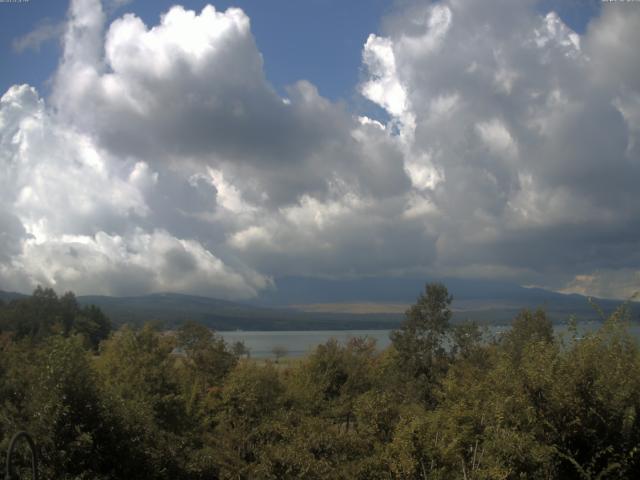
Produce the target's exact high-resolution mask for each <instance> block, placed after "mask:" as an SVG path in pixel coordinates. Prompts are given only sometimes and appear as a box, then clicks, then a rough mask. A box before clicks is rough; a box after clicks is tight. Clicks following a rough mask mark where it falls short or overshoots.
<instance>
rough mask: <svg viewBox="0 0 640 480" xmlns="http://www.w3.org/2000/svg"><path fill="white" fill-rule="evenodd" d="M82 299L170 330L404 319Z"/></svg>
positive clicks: (386, 324) (161, 297)
mask: <svg viewBox="0 0 640 480" xmlns="http://www.w3.org/2000/svg"><path fill="white" fill-rule="evenodd" d="M78 301H79V302H80V303H81V304H84V305H88V304H92V305H96V306H98V307H100V308H101V309H102V311H104V312H105V313H106V314H107V315H108V316H109V318H111V319H112V321H114V322H115V323H116V324H124V323H129V324H138V325H139V324H142V323H144V322H148V321H151V322H158V323H159V324H160V325H162V326H163V327H164V328H169V329H171V328H175V327H177V326H179V325H180V324H182V323H183V322H185V321H189V320H191V321H196V322H198V323H202V324H204V325H207V326H209V327H211V328H213V329H215V330H351V329H361V330H367V329H386V328H395V327H396V326H397V325H398V323H399V321H400V320H401V316H400V315H397V314H376V315H358V314H334V313H305V312H301V311H297V310H295V309H286V308H266V307H257V306H254V305H248V304H242V303H237V302H230V301H226V300H218V299H215V298H209V297H199V296H194V295H182V294H176V293H158V294H152V295H142V296H137V297H108V296H97V295H87V296H79V297H78Z"/></svg>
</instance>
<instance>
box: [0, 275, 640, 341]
mask: <svg viewBox="0 0 640 480" xmlns="http://www.w3.org/2000/svg"><path fill="white" fill-rule="evenodd" d="M426 281H431V280H426ZM440 281H442V282H443V283H444V284H445V285H446V286H447V288H448V289H449V291H450V292H451V294H452V295H453V297H454V301H453V305H452V307H453V310H454V321H461V320H467V319H468V320H474V321H477V322H479V323H501V324H505V323H510V322H511V320H512V319H513V317H514V316H515V315H516V314H517V313H518V312H519V311H521V310H522V309H524V308H529V309H535V308H538V307H542V308H544V309H545V310H546V311H547V313H548V314H549V316H550V317H551V319H552V320H553V321H555V322H564V321H566V320H567V319H568V318H569V317H570V316H571V315H575V316H576V318H577V319H578V320H598V319H599V314H598V312H597V311H596V310H595V309H594V308H593V306H592V305H591V304H590V303H589V300H588V298H587V297H584V296H581V295H575V294H574V295H564V294H560V293H557V292H551V291H548V290H544V289H540V288H524V287H521V286H519V285H514V284H510V283H505V282H496V281H478V280H460V279H441V280H440ZM276 285H277V288H276V289H274V290H271V291H268V292H263V293H262V294H261V295H260V296H259V297H258V298H256V299H254V300H252V301H251V302H244V303H240V302H231V301H226V300H219V299H215V298H209V297H201V296H194V295H182V294H175V293H158V294H151V295H141V296H132V297H110V296H99V295H86V296H79V297H78V301H79V302H80V303H81V304H83V305H88V304H93V305H97V306H98V307H100V308H101V309H102V310H103V311H104V312H105V313H106V314H107V315H108V316H109V317H110V318H111V319H112V321H113V322H114V323H115V324H116V325H120V324H124V323H129V324H135V325H141V324H143V323H144V322H148V321H151V322H158V323H159V324H160V325H161V326H163V327H164V328H168V329H171V328H175V327H177V326H178V325H180V324H181V323H183V322H185V321H187V320H193V321H196V322H199V323H202V324H205V325H208V326H209V327H211V328H214V329H216V330H238V329H239V330H352V329H387V328H395V327H397V325H399V323H400V321H401V320H402V318H403V312H404V310H405V308H406V307H408V306H409V305H411V304H412V303H414V302H415V301H416V298H417V297H418V295H419V294H420V293H421V292H422V291H423V290H424V285H425V279H415V278H413V279H412V278H367V279H354V280H328V279H317V278H306V277H284V278H279V279H276ZM22 297H25V295H22V294H20V293H11V292H2V291H0V299H2V300H3V301H5V302H6V301H10V300H13V299H16V298H22ZM595 303H596V304H597V305H598V306H599V307H600V308H601V309H602V310H603V312H604V314H605V315H608V314H610V313H611V312H612V311H614V310H615V309H616V308H617V307H618V306H620V305H621V304H622V302H621V301H619V300H603V299H596V300H595ZM631 316H632V319H633V320H635V321H637V320H639V319H640V304H638V303H632V304H631Z"/></svg>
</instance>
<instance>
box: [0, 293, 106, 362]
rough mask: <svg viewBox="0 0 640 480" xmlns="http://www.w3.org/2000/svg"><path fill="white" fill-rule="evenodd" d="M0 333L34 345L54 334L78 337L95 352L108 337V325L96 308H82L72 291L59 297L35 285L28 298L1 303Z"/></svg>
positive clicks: (104, 317) (91, 306)
mask: <svg viewBox="0 0 640 480" xmlns="http://www.w3.org/2000/svg"><path fill="white" fill-rule="evenodd" d="M0 332H4V333H5V334H9V335H11V336H12V337H13V338H15V339H16V340H20V339H23V338H26V339H29V340H31V341H35V342H38V341H40V340H42V339H44V338H47V337H49V336H51V335H56V334H62V335H64V336H67V337H68V336H70V335H74V334H80V335H82V336H83V337H84V339H85V341H86V342H87V344H88V345H90V346H91V348H92V349H93V350H97V349H98V346H99V344H100V342H101V341H102V340H104V339H106V338H107V337H108V336H109V334H110V332H111V322H110V320H109V319H108V318H107V317H106V316H105V315H104V314H103V313H102V311H101V310H100V309H99V308H98V307H95V306H93V305H90V306H86V307H83V308H81V307H80V306H79V305H78V302H77V300H76V297H75V295H74V294H73V293H72V292H67V293H65V294H64V295H62V296H61V297H58V295H57V294H56V292H55V291H53V290H52V289H51V288H42V287H40V286H38V287H37V288H36V289H35V290H34V292H33V295H32V296H31V297H27V298H24V299H19V300H12V301H11V302H9V303H8V304H6V305H1V304H0Z"/></svg>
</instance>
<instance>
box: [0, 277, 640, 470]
mask: <svg viewBox="0 0 640 480" xmlns="http://www.w3.org/2000/svg"><path fill="white" fill-rule="evenodd" d="M451 303H452V297H451V295H450V294H449V292H448V290H447V288H446V287H445V286H444V285H442V284H439V283H430V284H427V285H426V286H425V289H424V292H423V293H422V294H421V295H420V296H419V298H418V299H417V301H416V303H415V304H414V305H413V306H411V307H410V308H409V309H408V310H407V312H406V314H405V318H404V321H403V323H402V324H401V326H400V327H399V328H398V329H396V330H394V331H393V332H392V334H391V340H392V345H391V346H390V347H389V348H387V349H385V350H379V349H377V348H376V345H375V344H374V343H373V342H372V341H371V340H370V339H367V338H356V339H353V340H352V341H350V342H349V343H348V344H346V345H343V344H339V343H338V342H336V341H329V342H327V343H326V344H323V345H320V346H318V347H317V348H316V349H315V350H314V351H311V352H309V354H308V355H307V356H306V357H304V358H302V359H289V360H281V361H278V362H275V361H270V360H257V359H252V358H249V357H248V355H246V352H245V351H244V349H243V348H242V346H241V345H227V344H225V342H224V341H223V340H222V338H221V337H220V336H219V335H216V334H215V333H214V332H213V331H211V330H209V329H208V328H206V327H204V326H202V325H199V324H197V323H185V324H183V325H182V326H181V327H180V329H179V330H178V331H177V332H175V334H167V332H163V331H162V330H161V329H159V328H158V327H157V326H154V325H152V324H147V325H145V326H143V327H136V328H133V327H129V326H122V327H120V328H118V329H117V330H114V329H113V327H112V325H111V323H110V321H109V319H108V318H107V317H106V316H105V315H104V314H103V313H102V312H101V311H100V309H98V308H97V307H80V306H79V305H78V303H77V301H76V299H75V296H74V295H73V294H72V293H66V294H64V295H62V296H58V295H57V294H56V293H55V292H54V291H53V290H50V289H43V288H38V289H36V291H35V292H34V293H33V295H32V296H31V297H28V298H25V299H18V300H13V301H10V302H5V303H3V304H0V402H1V403H0V438H1V443H0V448H1V449H2V451H6V449H7V446H8V443H9V440H10V438H11V436H12V435H13V434H14V433H15V432H17V431H21V430H24V431H27V432H29V434H30V435H31V436H32V437H33V439H34V440H35V442H36V445H37V447H36V448H37V453H38V463H39V470H40V478H41V479H96V480H100V479H104V480H106V479H158V480H161V479H167V480H169V479H172V480H177V479H198V480H200V479H202V480H204V479H229V480H232V479H363V480H365V479H366V480H375V479H465V480H472V479H474V480H475V479H520V478H526V479H555V478H560V479H607V478H640V476H639V475H640V419H639V417H638V412H639V411H640V353H639V349H638V343H637V341H636V340H635V339H634V338H633V337H632V336H631V335H630V334H629V333H628V331H627V325H628V315H627V313H626V307H625V305H622V306H621V307H620V308H619V309H618V310H616V311H615V312H614V313H613V314H612V315H611V316H609V317H608V318H606V320H605V321H604V322H603V325H602V327H601V328H600V329H599V330H598V331H595V332H593V333H589V334H584V335H581V334H579V333H578V329H577V327H576V325H575V324H572V327H571V328H570V329H569V334H567V335H564V336H562V337H560V336H557V335H555V334H554V332H553V328H552V324H551V322H550V320H549V319H548V318H547V315H546V314H545V312H544V311H543V310H536V311H528V310H524V311H522V312H521V313H519V314H518V315H517V316H516V317H515V318H514V319H513V322H512V326H511V328H510V330H508V331H507V332H506V333H504V334H503V335H500V336H498V337H490V336H489V335H488V334H487V333H486V332H485V331H483V330H482V329H481V328H479V327H478V326H477V325H474V324H471V323H453V322H452V321H451V316H452V312H451ZM25 452H26V449H25V450H20V451H19V452H18V454H17V458H16V462H17V463H18V464H20V462H21V461H22V462H23V463H24V462H26V453H25ZM23 457H24V458H23ZM26 475H27V474H26V473H25V476H24V477H22V478H28V477H27V476H26Z"/></svg>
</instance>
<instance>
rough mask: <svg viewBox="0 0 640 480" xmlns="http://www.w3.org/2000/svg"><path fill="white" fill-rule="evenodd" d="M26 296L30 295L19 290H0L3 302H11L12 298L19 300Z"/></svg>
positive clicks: (0, 297)
mask: <svg viewBox="0 0 640 480" xmlns="http://www.w3.org/2000/svg"><path fill="white" fill-rule="evenodd" d="M25 297H28V295H24V294H23V293H17V292H3V291H2V290H0V300H2V301H3V302H10V301H11V300H18V299H20V298H25Z"/></svg>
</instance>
